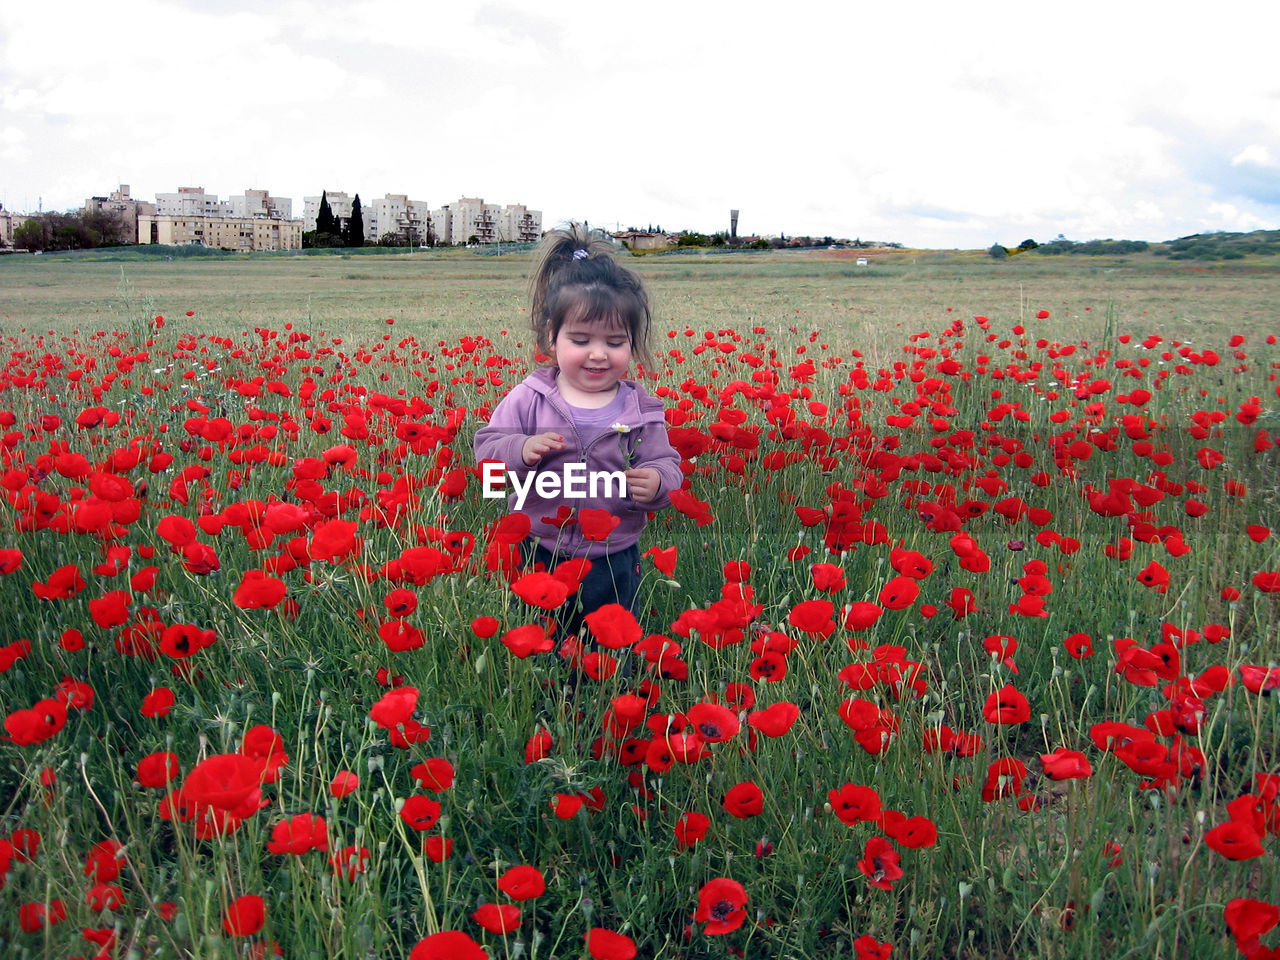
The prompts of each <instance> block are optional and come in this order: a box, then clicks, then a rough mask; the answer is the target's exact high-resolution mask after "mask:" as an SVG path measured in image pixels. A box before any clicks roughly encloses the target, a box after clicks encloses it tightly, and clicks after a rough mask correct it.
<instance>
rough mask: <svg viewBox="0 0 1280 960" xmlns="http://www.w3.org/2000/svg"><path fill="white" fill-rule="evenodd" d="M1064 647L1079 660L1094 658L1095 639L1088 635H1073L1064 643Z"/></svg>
mask: <svg viewBox="0 0 1280 960" xmlns="http://www.w3.org/2000/svg"><path fill="white" fill-rule="evenodd" d="M1063 646H1065V647H1066V648H1067V653H1069V654H1071V656H1073V657H1075V658H1076V659H1077V660H1083V659H1084V658H1085V657H1091V656H1093V638H1092V637H1090V636H1089V635H1088V634H1087V633H1073V634H1072V635H1071V636H1069V637H1067V639H1066V640H1064V641H1063Z"/></svg>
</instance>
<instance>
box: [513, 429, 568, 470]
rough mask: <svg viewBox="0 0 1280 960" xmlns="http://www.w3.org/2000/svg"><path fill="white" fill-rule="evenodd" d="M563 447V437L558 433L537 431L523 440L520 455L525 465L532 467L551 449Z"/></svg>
mask: <svg viewBox="0 0 1280 960" xmlns="http://www.w3.org/2000/svg"><path fill="white" fill-rule="evenodd" d="M563 449H564V437H562V436H560V434H558V433H537V434H534V435H533V436H532V437H529V439H527V440H525V442H524V447H523V448H522V449H521V450H520V457H521V459H523V460H524V465H525V466H526V467H532V466H533V465H534V464H536V463H538V462H539V461H541V460H542V458H543V457H545V456H546V455H547V454H548V453H551V452H552V451H553V450H563Z"/></svg>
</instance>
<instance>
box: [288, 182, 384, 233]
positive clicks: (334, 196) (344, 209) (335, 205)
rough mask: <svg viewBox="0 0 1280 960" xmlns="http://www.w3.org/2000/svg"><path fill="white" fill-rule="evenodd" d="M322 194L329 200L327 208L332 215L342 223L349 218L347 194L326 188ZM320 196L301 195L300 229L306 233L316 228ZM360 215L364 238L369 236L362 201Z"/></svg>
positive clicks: (367, 219)
mask: <svg viewBox="0 0 1280 960" xmlns="http://www.w3.org/2000/svg"><path fill="white" fill-rule="evenodd" d="M322 196H323V197H324V199H326V200H328V201H329V209H330V210H332V211H333V215H334V216H335V217H337V218H339V219H340V220H341V221H342V222H343V223H346V222H347V220H349V219H350V218H351V197H349V196H347V194H346V191H343V190H326V191H325V192H324V193H323V194H322ZM320 199H321V198H320V197H303V198H302V229H303V231H304V232H306V233H310V232H311V231H312V230H314V229H315V228H316V221H317V220H318V219H319V218H320ZM360 215H361V216H363V217H364V223H365V231H364V232H365V238H366V239H368V236H369V215H368V214H367V213H365V212H364V209H363V203H362V204H361V211H360Z"/></svg>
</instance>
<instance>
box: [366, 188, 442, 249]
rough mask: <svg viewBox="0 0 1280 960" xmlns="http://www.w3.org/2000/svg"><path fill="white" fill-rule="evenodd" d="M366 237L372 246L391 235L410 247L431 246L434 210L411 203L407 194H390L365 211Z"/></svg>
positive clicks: (415, 201)
mask: <svg viewBox="0 0 1280 960" xmlns="http://www.w3.org/2000/svg"><path fill="white" fill-rule="evenodd" d="M363 215H364V235H365V240H366V242H368V243H377V242H378V241H379V240H381V239H382V238H383V237H384V236H386V235H387V234H389V233H394V234H396V235H398V236H400V237H402V238H403V239H404V242H405V244H406V245H407V246H411V247H413V246H418V245H419V244H424V243H427V242H428V238H429V235H430V233H431V231H432V223H431V208H430V207H429V206H428V205H427V202H426V201H425V200H410V199H409V197H408V195H407V194H403V193H388V194H387V195H386V196H384V197H382V198H380V199H378V200H371V201H370V202H369V205H368V206H367V207H365V208H364V210H363Z"/></svg>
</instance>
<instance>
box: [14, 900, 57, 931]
mask: <svg viewBox="0 0 1280 960" xmlns="http://www.w3.org/2000/svg"><path fill="white" fill-rule="evenodd" d="M65 919H67V905H66V904H65V903H63V902H62V901H61V900H50V901H49V902H48V903H47V904H44V903H24V904H22V905H21V906H20V907H18V926H19V927H21V928H22V930H23V932H24V933H38V932H39V931H40V930H41V929H42V928H44V927H53V926H57V925H58V924H59V923H61V922H62V921H63V920H65Z"/></svg>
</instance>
